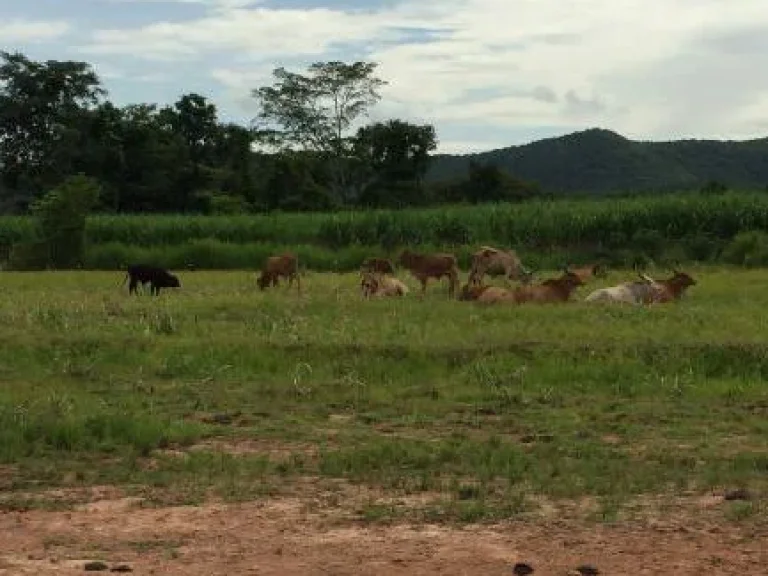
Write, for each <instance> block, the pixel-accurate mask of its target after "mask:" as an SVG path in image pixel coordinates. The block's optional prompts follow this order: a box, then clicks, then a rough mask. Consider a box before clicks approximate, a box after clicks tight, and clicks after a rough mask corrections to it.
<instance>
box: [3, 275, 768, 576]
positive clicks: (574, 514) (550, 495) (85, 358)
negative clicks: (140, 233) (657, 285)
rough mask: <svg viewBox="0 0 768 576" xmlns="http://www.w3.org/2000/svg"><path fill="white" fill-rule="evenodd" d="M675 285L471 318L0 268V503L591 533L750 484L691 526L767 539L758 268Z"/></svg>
mask: <svg viewBox="0 0 768 576" xmlns="http://www.w3.org/2000/svg"><path fill="white" fill-rule="evenodd" d="M690 272H691V274H692V275H693V276H694V277H695V278H696V279H697V280H698V285H697V286H694V287H693V288H691V289H690V291H689V293H688V294H687V295H686V298H684V300H683V301H681V302H679V303H677V304H674V305H666V306H657V307H652V308H630V307H606V306H590V305H587V304H584V303H571V304H567V305H560V306H541V307H537V306H527V307H485V308H484V307H481V306H477V305H474V304H470V303H463V302H458V301H450V300H448V299H447V296H446V288H445V286H444V285H441V286H439V287H438V286H437V285H434V284H430V288H429V293H428V296H427V298H426V299H425V300H423V301H420V300H419V299H418V298H415V297H412V296H413V295H409V296H408V297H406V298H405V299H403V300H392V301H372V302H364V301H362V300H361V298H360V296H359V285H358V278H357V276H356V275H353V274H349V275H337V274H313V273H309V274H308V275H307V276H306V277H305V278H304V279H303V286H302V288H303V293H302V295H301V296H300V297H299V296H297V294H296V292H295V290H294V291H290V292H289V291H287V290H286V289H285V286H284V285H281V287H280V288H279V289H277V290H274V291H266V292H263V293H261V292H259V291H258V290H256V289H255V284H254V276H253V273H249V272H237V271H227V272H191V273H181V274H180V276H181V280H182V284H183V288H182V290H180V291H169V292H163V293H162V295H161V296H160V297H159V298H154V299H153V298H151V297H149V296H148V295H144V296H139V297H132V298H129V297H128V296H127V289H126V288H125V287H121V286H120V282H121V281H122V276H121V274H120V273H104V272H48V273H11V272H5V273H2V274H0V339H1V340H2V346H0V380H1V381H2V387H0V506H2V508H3V509H5V510H29V509H37V510H40V511H41V512H42V511H48V510H51V509H57V508H72V507H73V506H76V505H77V504H78V503H82V502H83V501H87V500H88V499H90V498H92V491H89V490H87V489H86V488H87V487H104V486H112V487H116V489H119V491H120V493H121V494H123V495H126V494H127V495H133V496H140V497H142V498H143V499H144V501H145V502H149V503H152V504H153V505H155V506H158V507H164V506H169V505H175V504H195V505H202V504H205V503H206V502H210V501H211V500H223V501H225V502H245V501H253V500H259V501H269V500H276V499H280V498H285V497H289V496H290V497H298V498H302V497H304V496H308V495H317V494H318V493H319V492H318V491H321V492H322V494H323V495H324V496H323V498H322V499H321V500H317V501H316V502H315V506H316V507H320V508H328V509H333V508H343V509H345V510H348V512H349V518H352V519H356V520H364V521H368V522H373V523H391V522H395V521H429V522H441V523H467V522H498V521H518V520H525V521H526V522H530V523H535V522H537V521H538V520H541V519H542V518H552V517H556V518H560V519H571V520H574V521H577V522H579V523H581V524H580V525H593V524H595V523H597V525H603V524H605V523H609V524H613V523H621V522H631V521H636V520H637V519H638V518H644V517H648V516H649V515H653V516H654V517H664V516H665V514H672V513H673V511H677V512H680V511H681V510H682V511H685V513H686V514H694V515H695V514H696V513H697V510H699V507H697V505H695V504H691V502H700V499H701V498H703V497H705V496H707V495H708V494H709V495H711V494H722V493H723V492H725V491H729V490H733V489H737V488H746V489H748V491H749V492H750V493H751V494H752V497H751V498H749V499H745V500H737V501H718V503H717V505H716V506H714V508H712V509H709V508H708V509H707V511H706V513H707V514H708V515H709V516H710V517H714V518H715V520H716V521H717V522H722V523H724V524H726V525H738V526H741V527H744V526H747V527H748V529H749V530H751V531H753V534H754V533H761V534H765V530H766V528H768V525H767V524H766V518H768V514H766V511H767V510H766V502H767V500H766V498H765V494H766V488H768V449H767V447H768V440H766V439H767V438H768V388H767V387H766V385H765V379H766V377H768V322H767V321H766V316H765V313H764V311H765V310H766V307H767V306H768V291H766V290H765V286H766V284H767V283H768V272H766V271H757V270H755V271H739V270H735V269H734V270H731V269H723V268H699V269H691V270H690ZM654 274H655V275H656V276H657V277H664V276H665V273H664V272H663V271H656V272H654ZM632 276H633V274H632V273H631V272H620V271H613V272H612V273H611V275H610V277H609V278H607V279H604V280H600V281H598V282H594V283H592V284H591V285H590V286H588V287H587V288H581V289H580V290H579V291H578V292H577V295H576V298H577V299H581V298H583V297H584V296H585V295H586V294H587V293H588V292H589V291H590V290H591V289H592V288H596V287H599V286H603V285H608V284H613V283H615V282H617V281H621V280H624V279H628V278H631V277H632ZM406 281H407V282H408V283H409V285H410V286H412V287H414V288H415V287H416V284H415V282H414V281H413V280H412V279H410V278H407V280H406ZM145 505H148V504H145ZM677 512H675V513H677ZM712 515H714V516H712ZM755 531H756V532H755ZM187 573H191V572H187ZM297 573H298V572H297ZM302 573H304V572H302ZM307 573H310V572H307ZM338 573H340V572H338ZM445 573H448V572H445ZM677 573H681V574H682V573H684V572H677ZM720 573H726V572H720Z"/></svg>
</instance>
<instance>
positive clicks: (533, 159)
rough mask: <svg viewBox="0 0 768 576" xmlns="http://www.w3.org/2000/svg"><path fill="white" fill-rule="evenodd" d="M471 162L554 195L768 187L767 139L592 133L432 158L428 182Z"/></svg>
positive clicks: (462, 170) (460, 171) (460, 172)
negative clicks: (641, 138)
mask: <svg viewBox="0 0 768 576" xmlns="http://www.w3.org/2000/svg"><path fill="white" fill-rule="evenodd" d="M471 162H476V163H481V164H494V165H496V166H498V167H499V168H501V169H503V170H504V171H506V172H508V173H510V174H514V175H515V176H516V177H518V178H522V179H524V180H529V181H533V182H537V183H538V184H539V186H540V187H541V189H542V190H544V191H547V192H551V193H558V192H559V193H567V192H587V193H590V192H591V193H600V194H606V193H612V192H625V191H629V192H633V191H637V192H653V191H659V192H667V191H679V190H690V189H698V188H701V187H703V186H706V185H707V184H708V183H709V182H711V181H717V182H720V183H722V184H724V185H726V186H731V187H734V188H748V189H765V188H766V187H767V186H768V138H761V139H757V140H748V141H717V140H680V141H674V142H638V141H633V140H629V139H627V138H624V137H623V136H621V135H619V134H616V133H615V132H611V131H609V130H603V129H596V128H595V129H590V130H585V131H583V132H575V133H573V134H568V135H566V136H561V137H559V138H547V139H544V140H539V141H537V142H532V143H530V144H526V145H522V146H510V147H509V148H501V149H498V150H491V151H488V152H482V153H479V154H470V155H461V156H452V155H436V156H434V157H433V159H432V164H431V167H430V170H429V172H428V173H427V179H428V180H429V181H441V180H447V179H452V178H461V177H464V176H465V175H466V173H467V171H468V169H469V166H470V163H471Z"/></svg>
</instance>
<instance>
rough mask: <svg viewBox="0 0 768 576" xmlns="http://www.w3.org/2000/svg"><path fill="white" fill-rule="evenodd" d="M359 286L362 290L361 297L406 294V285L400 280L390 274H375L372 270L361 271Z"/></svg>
mask: <svg viewBox="0 0 768 576" xmlns="http://www.w3.org/2000/svg"><path fill="white" fill-rule="evenodd" d="M360 287H361V289H362V292H363V298H371V297H373V298H385V297H389V296H405V295H406V294H408V286H406V285H405V284H404V283H403V282H402V281H400V280H398V279H397V278H393V277H392V276H385V275H383V274H376V273H373V272H365V273H363V278H362V281H361V282H360Z"/></svg>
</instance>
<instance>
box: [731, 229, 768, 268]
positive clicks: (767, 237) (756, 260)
mask: <svg viewBox="0 0 768 576" xmlns="http://www.w3.org/2000/svg"><path fill="white" fill-rule="evenodd" d="M723 260H724V261H725V262H727V263H729V264H735V265H737V266H746V267H748V268H749V267H757V266H766V265H768V234H767V233H765V232H762V231H757V230H754V231H749V232H741V233H740V234H737V235H736V237H735V238H734V239H733V240H732V241H731V242H730V243H729V244H728V245H727V246H726V247H725V250H723Z"/></svg>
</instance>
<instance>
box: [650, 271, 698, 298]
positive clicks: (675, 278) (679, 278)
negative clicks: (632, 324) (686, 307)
mask: <svg viewBox="0 0 768 576" xmlns="http://www.w3.org/2000/svg"><path fill="white" fill-rule="evenodd" d="M673 272H674V274H673V275H672V277H670V278H667V279H666V280H654V279H653V278H651V277H650V276H648V275H646V274H641V275H640V276H641V278H643V280H645V281H646V282H648V283H649V284H650V285H651V286H653V300H652V301H653V302H659V303H664V302H673V301H675V300H679V299H680V298H681V297H682V296H683V294H684V293H685V291H686V290H687V289H688V288H690V287H691V286H695V285H696V280H694V279H693V278H691V276H690V275H688V274H686V273H685V272H680V271H678V270H674V271H673Z"/></svg>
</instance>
